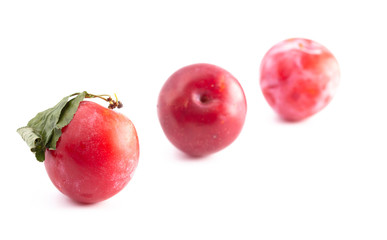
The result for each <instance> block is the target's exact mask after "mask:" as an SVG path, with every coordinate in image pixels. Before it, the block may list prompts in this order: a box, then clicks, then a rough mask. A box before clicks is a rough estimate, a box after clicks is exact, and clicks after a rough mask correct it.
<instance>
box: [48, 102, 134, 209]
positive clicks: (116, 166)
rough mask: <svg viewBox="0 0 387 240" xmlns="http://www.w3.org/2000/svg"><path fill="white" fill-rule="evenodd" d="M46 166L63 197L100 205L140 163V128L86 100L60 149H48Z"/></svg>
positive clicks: (67, 127)
mask: <svg viewBox="0 0 387 240" xmlns="http://www.w3.org/2000/svg"><path fill="white" fill-rule="evenodd" d="M45 157H46V159H45V161H44V164H45V167H46V170H47V173H48V176H49V177H50V179H51V181H52V182H53V184H54V185H55V186H56V187H57V188H58V189H59V191H61V192H62V193H63V194H65V195H67V196H68V197H70V198H71V199H73V200H75V201H77V202H81V203H96V202H100V201H103V200H105V199H108V198H110V197H112V196H113V195H115V194H116V193H118V192H119V191H121V190H122V189H123V188H124V187H125V186H126V185H127V184H128V182H129V180H130V179H131V178H132V175H133V173H134V170H135V169H136V166H137V164H138V158H139V143H138V137H137V133H136V129H135V127H134V125H133V124H132V122H131V121H130V120H129V119H128V118H127V117H125V116H124V115H122V114H120V113H117V112H115V111H113V110H111V109H107V108H105V107H102V106H100V105H98V104H96V103H94V102H89V101H83V102H81V103H80V105H79V108H78V110H77V112H76V113H75V115H74V118H73V119H72V120H71V122H70V123H69V124H68V125H67V126H66V127H64V128H63V129H62V135H61V137H60V138H59V141H58V142H57V147H56V150H46V153H45Z"/></svg>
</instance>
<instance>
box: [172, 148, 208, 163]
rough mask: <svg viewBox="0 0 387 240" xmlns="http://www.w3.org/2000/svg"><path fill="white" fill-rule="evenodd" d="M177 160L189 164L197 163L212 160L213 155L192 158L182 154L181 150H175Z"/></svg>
mask: <svg viewBox="0 0 387 240" xmlns="http://www.w3.org/2000/svg"><path fill="white" fill-rule="evenodd" d="M174 155H175V156H176V158H177V159H179V160H181V161H188V162H196V161H206V160H208V159H210V158H211V157H210V156H211V155H207V156H192V155H188V154H186V153H184V152H181V151H179V150H175V154H174Z"/></svg>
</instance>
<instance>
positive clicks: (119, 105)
mask: <svg viewBox="0 0 387 240" xmlns="http://www.w3.org/2000/svg"><path fill="white" fill-rule="evenodd" d="M79 94H80V93H79V92H78V93H74V94H71V95H70V97H73V96H77V95H79ZM114 96H115V98H116V100H113V98H112V97H111V96H110V95H109V94H99V95H96V94H91V93H88V92H86V96H85V98H99V99H102V100H104V101H106V102H108V103H109V106H108V108H109V109H114V108H116V107H117V108H122V107H123V105H122V103H121V102H120V101H118V98H117V95H116V94H115V93H114ZM105 97H107V98H105Z"/></svg>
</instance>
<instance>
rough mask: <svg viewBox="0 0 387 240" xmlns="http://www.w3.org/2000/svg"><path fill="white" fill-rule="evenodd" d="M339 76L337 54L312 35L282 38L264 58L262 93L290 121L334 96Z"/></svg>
mask: <svg viewBox="0 0 387 240" xmlns="http://www.w3.org/2000/svg"><path fill="white" fill-rule="evenodd" d="M339 79H340V70H339V65H338V62H337V60H336V58H335V57H334V56H333V54H332V53H331V52H330V51H329V50H328V49H327V48H325V47H324V46H322V45H321V44H319V43H317V42H315V41H312V40H309V39H303V38H293V39H287V40H285V41H282V42H279V43H278V44H276V45H274V46H273V47H272V48H271V49H270V50H269V51H268V52H267V53H266V55H265V56H264V58H263V60H262V62H261V76H260V85H261V90H262V92H263V95H264V97H265V98H266V100H267V102H268V103H269V105H270V106H271V107H272V108H273V109H274V110H275V111H276V112H277V113H278V114H279V115H280V116H281V117H282V118H283V119H284V120H287V121H300V120H303V119H305V118H307V117H310V116H312V115H314V114H316V113H317V112H319V111H321V110H322V109H323V108H324V107H325V106H327V105H328V103H329V102H330V101H331V99H332V98H333V96H334V94H335V92H336V89H337V86H338V83H339Z"/></svg>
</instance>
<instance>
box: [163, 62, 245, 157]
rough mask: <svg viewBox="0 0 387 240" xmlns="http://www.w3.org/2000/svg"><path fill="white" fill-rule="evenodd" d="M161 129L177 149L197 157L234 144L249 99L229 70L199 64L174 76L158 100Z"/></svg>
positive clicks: (183, 69)
mask: <svg viewBox="0 0 387 240" xmlns="http://www.w3.org/2000/svg"><path fill="white" fill-rule="evenodd" d="M157 108H158V117H159V120H160V124H161V127H162V129H163V131H164V133H165V135H166V136H167V138H168V139H169V140H170V142H171V143H172V144H173V145H175V146H176V147H177V148H178V149H180V150H181V151H183V152H185V153H186V154H188V155H191V156H194V157H200V156H205V155H208V154H212V153H215V152H217V151H220V150H221V149H223V148H225V147H227V146H228V145H229V144H231V143H232V142H233V141H234V140H235V139H236V138H237V136H238V135H239V133H240V132H241V130H242V127H243V124H244V121H245V116H246V110H247V106H246V98H245V95H244V92H243V89H242V87H241V85H240V84H239V82H238V81H237V79H236V78H235V77H234V76H232V75H231V74H230V73H229V72H227V71H226V70H224V69H222V68H220V67H218V66H215V65H211V64H205V63H199V64H193V65H189V66H186V67H183V68H181V69H179V70H178V71H176V72H175V73H174V74H172V75H171V76H170V77H169V78H168V80H167V81H166V82H165V84H164V86H163V87H162V89H161V91H160V94H159V98H158V105H157Z"/></svg>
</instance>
